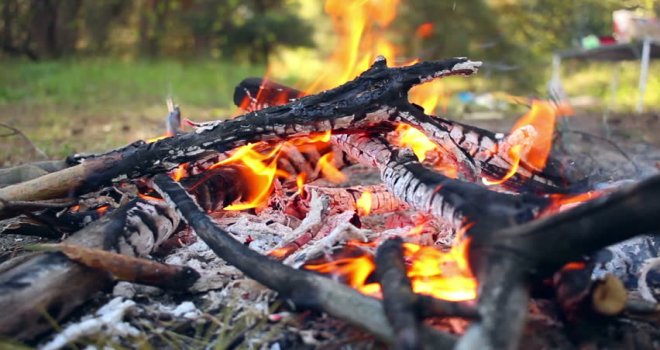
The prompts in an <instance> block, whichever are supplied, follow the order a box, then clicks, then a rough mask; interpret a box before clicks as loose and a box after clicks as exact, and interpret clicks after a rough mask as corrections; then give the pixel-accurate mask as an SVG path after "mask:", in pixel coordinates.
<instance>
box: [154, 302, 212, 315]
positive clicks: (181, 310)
mask: <svg viewBox="0 0 660 350" xmlns="http://www.w3.org/2000/svg"><path fill="white" fill-rule="evenodd" d="M162 311H164V312H168V313H171V314H172V315H173V316H174V317H183V318H187V319H190V320H196V319H198V318H199V317H200V316H201V315H202V312H201V311H199V310H198V309H197V307H195V304H193V303H192V302H191V301H184V302H182V303H181V304H179V305H177V306H176V307H175V308H174V309H170V308H167V307H166V306H164V305H163V309H162Z"/></svg>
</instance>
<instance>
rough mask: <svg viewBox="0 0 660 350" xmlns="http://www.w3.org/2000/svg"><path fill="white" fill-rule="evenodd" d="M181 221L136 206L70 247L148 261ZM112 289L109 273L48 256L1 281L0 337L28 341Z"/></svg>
mask: <svg viewBox="0 0 660 350" xmlns="http://www.w3.org/2000/svg"><path fill="white" fill-rule="evenodd" d="M178 223H179V219H178V217H177V216H176V215H175V214H174V212H173V211H172V210H171V209H169V208H168V207H165V206H162V205H160V204H156V203H150V202H146V201H143V200H134V201H132V202H130V203H128V204H126V205H124V206H123V207H121V208H119V209H117V210H114V211H113V212H112V213H110V214H108V215H107V216H105V217H103V218H101V219H100V220H98V221H96V222H94V223H93V224H90V225H89V226H87V227H85V228H84V229H82V230H80V231H79V232H77V233H76V234H74V235H72V236H71V237H70V238H68V239H66V240H65V242H66V243H67V244H73V245H80V246H84V247H93V248H100V249H104V250H109V251H115V252H119V253H121V254H126V255H131V256H144V255H146V254H148V253H149V252H151V250H152V249H154V248H155V247H156V246H157V245H158V244H159V243H160V242H162V241H163V240H164V239H166V238H167V237H168V236H169V235H170V234H171V233H172V232H173V231H174V229H175V228H176V227H177V226H178ZM111 286H112V278H111V276H110V275H109V274H107V273H106V272H104V271H100V270H96V269H91V268H88V267H85V266H82V265H80V264H78V263H75V262H73V261H71V260H69V259H68V258H67V257H66V256H64V255H62V254H61V253H54V252H49V253H44V254H39V255H37V256H35V257H32V258H30V259H28V260H27V261H23V262H22V263H20V264H17V265H16V266H14V267H12V268H11V269H9V270H7V271H6V272H4V273H3V274H2V275H0V307H1V308H3V309H4V310H12V312H5V313H3V314H2V315H0V334H2V335H3V336H6V337H9V336H11V337H13V338H16V339H29V338H32V337H34V336H35V335H37V334H40V333H42V332H44V331H46V330H48V329H50V328H51V327H52V324H51V322H50V321H49V318H51V319H53V320H55V321H57V322H60V321H61V320H63V319H64V318H65V317H66V316H67V315H69V314H70V313H71V312H72V311H73V310H75V309H76V308H77V307H78V306H80V305H81V304H82V303H84V302H85V301H87V300H88V299H89V298H90V297H91V296H92V295H93V294H94V293H95V292H97V291H100V290H105V289H107V288H110V287H111Z"/></svg>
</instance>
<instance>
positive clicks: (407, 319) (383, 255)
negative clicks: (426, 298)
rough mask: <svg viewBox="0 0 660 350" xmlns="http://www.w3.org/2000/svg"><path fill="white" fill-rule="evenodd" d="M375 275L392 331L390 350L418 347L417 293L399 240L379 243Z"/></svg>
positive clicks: (418, 316) (401, 242) (398, 238)
mask: <svg viewBox="0 0 660 350" xmlns="http://www.w3.org/2000/svg"><path fill="white" fill-rule="evenodd" d="M376 278H377V279H378V282H379V283H380V287H381V288H380V289H381V292H382V293H383V309H385V315H386V316H387V320H388V321H389V322H390V324H391V325H392V328H393V329H394V332H395V341H394V344H392V348H394V349H419V348H420V337H419V327H420V324H421V322H420V315H419V312H418V310H417V302H418V298H417V295H416V294H415V293H414V292H413V290H412V284H411V282H410V279H409V278H408V275H407V273H406V264H405V262H404V260H403V240H402V239H401V238H400V237H395V238H391V239H388V240H386V241H385V242H383V243H382V244H381V245H380V247H378V250H377V252H376Z"/></svg>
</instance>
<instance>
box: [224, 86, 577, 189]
mask: <svg viewBox="0 0 660 350" xmlns="http://www.w3.org/2000/svg"><path fill="white" fill-rule="evenodd" d="M282 96H285V97H286V98H282ZM302 96H304V93H303V92H301V91H299V90H296V89H294V88H291V87H287V86H284V85H281V84H278V83H275V82H272V81H269V80H262V79H260V78H248V79H245V80H243V81H242V82H240V83H239V84H238V85H237V86H236V88H235V90H234V103H235V104H236V105H237V106H239V107H240V108H242V109H243V110H246V111H255V110H258V109H261V108H264V107H268V106H277V105H282V104H284V103H287V102H289V101H291V100H294V99H296V98H300V97H302ZM392 107H395V108H396V111H394V113H393V114H394V115H396V121H402V122H405V123H409V124H411V125H414V126H416V127H418V128H419V129H422V130H424V131H425V132H426V134H427V135H428V136H429V137H430V138H431V139H432V140H433V141H435V142H436V143H437V144H438V145H439V146H441V147H442V148H444V149H445V150H446V151H447V154H452V155H453V156H454V158H455V159H456V161H457V162H458V163H460V164H462V165H463V166H462V167H460V170H461V173H462V174H463V176H465V177H466V178H468V179H470V180H471V181H473V182H474V181H480V177H481V176H484V175H487V176H488V177H490V178H497V179H501V178H503V177H504V176H505V175H506V173H507V172H508V171H509V169H510V168H511V167H512V166H513V163H514V161H513V160H512V159H511V157H510V156H509V155H508V152H507V147H506V146H507V145H506V136H505V135H504V134H496V133H494V132H491V131H488V130H485V129H481V128H477V127H474V126H471V125H467V124H462V123H458V122H455V121H451V120H449V119H446V118H442V117H439V116H430V115H426V114H425V113H424V111H423V110H422V109H421V108H419V106H416V105H413V104H410V103H409V102H408V101H396V103H393V104H392ZM572 182H573V180H572V179H570V178H568V177H567V174H566V173H565V172H564V171H563V169H562V166H561V164H560V163H559V161H557V160H556V159H554V158H552V157H550V158H549V159H548V162H547V165H546V166H545V168H544V169H536V168H534V167H533V166H531V165H530V164H528V163H526V162H524V161H521V162H520V166H519V168H518V170H517V172H516V173H515V174H514V175H513V176H511V177H510V178H509V179H507V180H506V181H505V182H504V183H502V184H501V186H502V187H505V188H507V189H510V190H515V191H519V192H534V193H539V194H540V193H562V192H567V191H569V190H570V186H571V185H572Z"/></svg>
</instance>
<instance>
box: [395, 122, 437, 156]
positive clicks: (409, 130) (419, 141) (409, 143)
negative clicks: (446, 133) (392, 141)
mask: <svg viewBox="0 0 660 350" xmlns="http://www.w3.org/2000/svg"><path fill="white" fill-rule="evenodd" d="M395 132H396V133H397V134H398V138H397V139H396V143H397V146H401V147H408V148H410V149H412V151H413V153H415V156H417V159H419V161H420V162H423V161H424V160H425V159H426V153H427V152H429V151H432V150H435V149H437V148H438V145H436V144H435V143H433V142H432V141H431V140H429V138H428V137H426V135H424V133H423V132H421V131H419V130H417V129H415V128H413V127H412V126H410V125H408V124H399V125H398V126H397V127H396V130H395Z"/></svg>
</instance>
